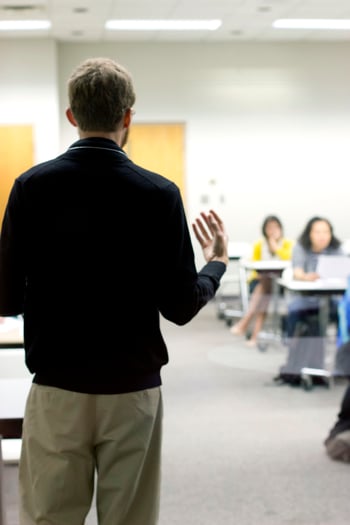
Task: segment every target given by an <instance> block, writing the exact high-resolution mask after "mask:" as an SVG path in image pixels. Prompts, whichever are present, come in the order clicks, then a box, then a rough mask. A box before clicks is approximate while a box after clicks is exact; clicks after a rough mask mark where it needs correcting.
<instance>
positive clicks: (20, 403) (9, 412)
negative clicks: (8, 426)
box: [0, 377, 32, 419]
mask: <svg viewBox="0 0 350 525" xmlns="http://www.w3.org/2000/svg"><path fill="white" fill-rule="evenodd" d="M31 384H32V378H31V377H28V378H20V379H17V378H16V379H2V378H1V379H0V419H12V418H14V419H17V418H23V416H24V408H25V404H26V400H27V396H28V392H29V389H30V387H31Z"/></svg>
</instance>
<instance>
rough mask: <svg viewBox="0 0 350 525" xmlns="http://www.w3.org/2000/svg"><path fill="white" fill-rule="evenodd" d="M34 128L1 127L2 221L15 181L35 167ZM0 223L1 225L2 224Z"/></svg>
mask: <svg viewBox="0 0 350 525" xmlns="http://www.w3.org/2000/svg"><path fill="white" fill-rule="evenodd" d="M33 162H34V152H33V128H32V126H30V125H23V126H20V125H14V126H10V125H9V126H0V221H1V223H2V219H3V216H4V211H5V207H6V203H7V199H8V196H9V192H10V189H11V187H12V184H13V181H14V179H15V178H16V177H18V175H20V174H21V173H23V171H25V170H27V169H28V168H30V167H31V166H32V165H33ZM1 223H0V224H1Z"/></svg>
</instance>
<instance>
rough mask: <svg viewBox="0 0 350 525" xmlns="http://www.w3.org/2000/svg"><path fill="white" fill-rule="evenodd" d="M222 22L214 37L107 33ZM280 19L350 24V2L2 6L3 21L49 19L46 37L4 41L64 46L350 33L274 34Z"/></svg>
mask: <svg viewBox="0 0 350 525" xmlns="http://www.w3.org/2000/svg"><path fill="white" fill-rule="evenodd" d="M110 18H112V19H134V18H148V19H183V18H185V19H194V18H195V19H198V18H201V19H202V18H204V19H212V18H214V19H217V18H219V19H221V20H222V25H221V27H220V28H219V29H218V30H216V31H202V30H200V31H184V32H180V31H170V32H169V31H140V32H136V31H107V30H106V29H104V24H105V21H106V20H107V19H110ZM277 18H349V19H350V0H0V20H11V19H19V20H26V19H35V20H38V19H39V20H41V19H49V20H50V21H51V22H52V27H51V29H49V30H44V31H30V32H29V31H23V32H18V31H15V32H9V31H0V39H1V38H38V37H44V38H47V37H49V38H53V39H55V40H57V41H62V42H113V41H119V42H121V41H124V42H128V41H129V42H130V41H136V42H209V43H210V42H234V41H255V42H260V41H273V42H278V41H317V40H321V41H341V40H350V31H349V30H341V31H335V30H331V31H324V30H323V31H322V30H305V29H304V30H300V29H297V30H296V29H274V28H273V27H272V22H273V21H274V20H275V19H277Z"/></svg>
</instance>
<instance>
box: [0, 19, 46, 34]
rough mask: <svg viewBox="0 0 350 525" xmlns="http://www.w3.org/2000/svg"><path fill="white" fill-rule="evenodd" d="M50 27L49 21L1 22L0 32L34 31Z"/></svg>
mask: <svg viewBox="0 0 350 525" xmlns="http://www.w3.org/2000/svg"><path fill="white" fill-rule="evenodd" d="M50 27H51V22H50V21H49V20H0V31H33V30H35V29H49V28H50Z"/></svg>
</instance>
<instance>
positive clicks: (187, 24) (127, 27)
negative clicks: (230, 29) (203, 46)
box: [105, 20, 222, 31]
mask: <svg viewBox="0 0 350 525" xmlns="http://www.w3.org/2000/svg"><path fill="white" fill-rule="evenodd" d="M221 23H222V22H221V20H107V22H106V24H105V28H106V29H111V30H121V31H198V30H202V31H203V30H204V31H215V29H218V28H219V27H220V26H221Z"/></svg>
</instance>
